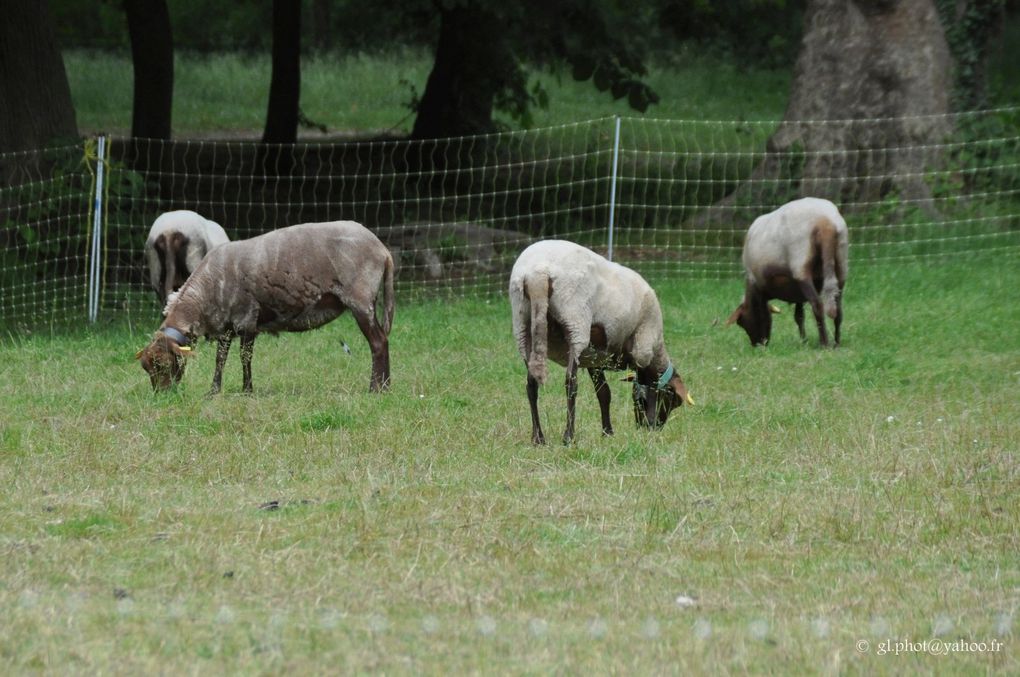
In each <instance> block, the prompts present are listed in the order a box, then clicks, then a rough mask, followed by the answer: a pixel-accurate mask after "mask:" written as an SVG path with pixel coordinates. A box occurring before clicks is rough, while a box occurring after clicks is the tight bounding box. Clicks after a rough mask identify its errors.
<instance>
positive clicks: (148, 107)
mask: <svg viewBox="0 0 1020 677" xmlns="http://www.w3.org/2000/svg"><path fill="white" fill-rule="evenodd" d="M124 11H125V13H126V14H127V22H128V33H129V35H130V36H131V61H132V63H133V65H134V70H135V100H134V109H133V113H132V116H131V136H133V137H135V138H142V139H169V138H170V120H171V109H172V106H173V97H174V43H173V35H172V33H171V31H170V12H169V11H167V7H166V0H124Z"/></svg>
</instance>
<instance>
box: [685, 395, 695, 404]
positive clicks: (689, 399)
mask: <svg viewBox="0 0 1020 677" xmlns="http://www.w3.org/2000/svg"><path fill="white" fill-rule="evenodd" d="M685 399H686V400H687V404H689V405H691V406H692V407H693V406H694V398H693V397H691V394H690V393H687V397H686V398H685Z"/></svg>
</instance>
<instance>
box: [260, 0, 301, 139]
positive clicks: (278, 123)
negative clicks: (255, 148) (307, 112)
mask: <svg viewBox="0 0 1020 677" xmlns="http://www.w3.org/2000/svg"><path fill="white" fill-rule="evenodd" d="M300 97H301V3H300V2H295V1H294V0H273V75H272V80H271V81H270V83H269V108H268V111H267V112H266V129H265V132H264V133H263V134H262V141H263V142H265V143H294V142H295V141H297V128H298V104H299V102H300Z"/></svg>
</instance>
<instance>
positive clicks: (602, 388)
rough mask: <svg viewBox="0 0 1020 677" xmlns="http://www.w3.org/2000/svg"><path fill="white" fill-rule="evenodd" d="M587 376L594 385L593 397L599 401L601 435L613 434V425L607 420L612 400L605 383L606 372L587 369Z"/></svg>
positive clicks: (607, 385)
mask: <svg viewBox="0 0 1020 677" xmlns="http://www.w3.org/2000/svg"><path fill="white" fill-rule="evenodd" d="M588 375H589V376H591V382H592V383H593V384H595V397H597V398H598V399H599V410H601V412H602V434H603V435H612V434H613V423H612V421H610V420H609V403H610V400H611V399H612V396H613V394H612V392H610V390H609V384H608V383H606V372H605V370H603V369H589V370H588Z"/></svg>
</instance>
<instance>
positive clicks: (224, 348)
mask: <svg viewBox="0 0 1020 677" xmlns="http://www.w3.org/2000/svg"><path fill="white" fill-rule="evenodd" d="M233 340H234V333H233V332H227V333H225V334H222V335H220V337H219V338H218V339H216V370H215V371H214V372H213V377H212V388H210V389H209V395H210V396H212V395H215V394H217V393H218V392H220V388H222V387H223V367H224V365H226V364H227V355H228V354H229V353H230V342H231V341H233Z"/></svg>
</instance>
